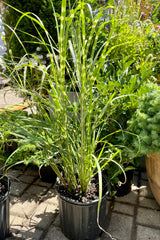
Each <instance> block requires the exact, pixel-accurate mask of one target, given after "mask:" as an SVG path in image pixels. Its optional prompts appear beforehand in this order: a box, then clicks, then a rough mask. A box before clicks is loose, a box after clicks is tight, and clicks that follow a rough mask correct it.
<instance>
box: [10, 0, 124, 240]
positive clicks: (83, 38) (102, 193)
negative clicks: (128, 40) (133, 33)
mask: <svg viewBox="0 0 160 240" xmlns="http://www.w3.org/2000/svg"><path fill="white" fill-rule="evenodd" d="M66 4H67V1H66V0H62V10H61V16H60V17H59V18H57V15H56V14H55V18H56V23H57V32H58V34H57V35H58V44H55V42H54V41H53V40H52V37H51V36H50V35H49V33H48V31H47V30H46V28H45V26H44V25H43V23H42V22H41V21H40V19H39V18H38V17H35V18H33V16H32V14H30V13H27V14H26V13H25V14H23V13H22V12H20V11H19V12H20V13H22V17H21V19H22V18H23V17H24V16H26V17H28V19H30V20H32V21H33V22H34V23H35V24H37V25H36V26H37V27H36V29H38V26H39V27H41V28H42V29H43V30H44V32H45V34H46V37H47V39H48V42H46V41H45V40H44V39H43V37H42V36H41V35H40V36H39V40H40V41H39V44H40V45H41V44H43V45H44V46H45V47H46V49H47V51H48V55H49V58H50V64H49V66H47V67H46V66H44V65H43V64H42V63H41V61H40V59H37V57H36V56H35V55H33V54H32V58H33V57H34V58H35V59H37V61H38V63H39V64H38V65H36V66H35V65H34V66H33V67H34V68H38V69H40V70H41V71H42V73H43V74H42V79H41V86H40V88H39V91H38V92H37V91H34V90H33V89H31V90H26V88H25V74H26V70H27V68H28V67H30V64H32V63H31V62H30V64H29V65H27V63H26V64H24V63H22V65H21V61H20V62H19V63H18V64H17V65H15V69H14V71H12V72H11V76H13V78H15V75H14V72H16V76H17V74H18V70H19V68H21V66H23V67H24V70H25V71H24V78H23V79H22V78H21V77H23V76H22V75H19V78H18V80H19V79H20V82H19V83H20V84H19V87H20V88H21V90H20V91H21V92H23V93H27V95H30V96H31V97H32V101H33V104H35V106H36V109H37V111H38V112H39V114H38V115H34V114H33V117H32V118H30V117H25V116H20V120H21V121H16V123H15V128H14V131H13V132H12V134H14V135H15V136H18V137H19V138H20V141H21V143H22V145H21V146H24V145H26V144H34V145H35V146H36V147H37V148H38V149H40V150H41V151H42V153H43V155H44V156H46V162H47V163H48V164H49V165H50V166H51V167H52V169H53V170H54V172H55V173H56V175H57V176H58V180H57V184H56V189H57V192H58V196H59V206H60V220H61V226H62V230H63V232H64V234H65V235H66V236H67V237H69V238H70V239H77V240H78V239H79V240H82V239H94V238H96V237H97V236H99V234H100V232H101V230H102V229H103V226H104V223H105V208H106V196H107V193H108V191H109V188H108V182H107V180H106V176H105V175H104V174H103V172H105V171H106V169H107V168H108V167H109V163H110V162H112V163H114V164H116V165H117V166H118V167H119V168H121V166H120V164H119V163H118V162H117V161H115V160H114V159H115V158H116V157H117V156H118V155H120V149H118V147H116V146H114V145H113V144H111V143H110V142H109V141H108V136H103V137H102V135H101V132H102V131H103V129H104V127H105V126H106V122H107V121H108V119H109V117H110V116H111V115H112V113H113V111H114V109H115V108H116V106H117V100H118V99H120V98H121V97H122V96H115V93H114V92H113V93H110V92H109V91H108V92H104V91H103V81H102V78H103V74H102V73H103V71H104V67H105V64H106V61H107V60H106V57H107V55H108V54H109V52H110V51H111V50H112V49H108V41H109V39H108V38H106V39H105V41H103V42H101V41H99V39H101V36H102V35H103V29H104V26H105V25H106V24H108V22H104V21H101V17H102V16H103V11H104V9H99V12H98V14H96V15H94V14H93V12H92V10H91V7H90V6H89V5H88V4H85V3H84V1H80V2H79V3H78V4H77V5H75V6H74V8H73V9H70V11H69V15H67V16H66ZM87 7H88V8H87ZM53 9H54V8H53ZM21 19H20V20H21ZM20 20H19V21H20ZM17 27H18V24H17ZM15 30H16V29H15ZM37 31H38V30H37ZM36 41H37V38H36ZM23 47H24V46H23ZM114 48H115V46H114ZM26 55H27V56H28V57H30V56H29V55H28V54H27V53H26ZM15 80H17V79H15ZM44 82H45V83H46V82H47V85H48V89H46V90H47V92H48V93H49V95H50V97H48V96H44V95H43V94H42V92H43V86H44ZM23 83H24V84H23ZM70 89H72V90H74V92H76V94H77V97H76V101H74V100H73V101H71V100H70V98H69V96H68V91H69V90H70ZM103 97H104V99H105V104H104V105H103V104H102V101H101V100H102V98H103ZM50 116H52V117H50ZM99 144H100V145H101V146H102V147H101V149H100V150H99V151H97V146H98V145H99ZM10 159H11V156H10V157H9V158H8V160H7V162H6V164H8V163H9V161H10ZM22 161H23V160H22ZM121 169H122V168H121ZM122 171H123V172H124V170H123V169H122ZM72 213H73V215H72ZM109 235H110V234H109Z"/></svg>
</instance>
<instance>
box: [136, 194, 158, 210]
mask: <svg viewBox="0 0 160 240" xmlns="http://www.w3.org/2000/svg"><path fill="white" fill-rule="evenodd" d="M139 206H142V207H147V208H152V209H155V210H160V206H159V205H158V204H157V202H156V200H155V199H150V198H145V197H140V198H139Z"/></svg>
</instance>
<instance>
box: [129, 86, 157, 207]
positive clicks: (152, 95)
mask: <svg viewBox="0 0 160 240" xmlns="http://www.w3.org/2000/svg"><path fill="white" fill-rule="evenodd" d="M142 92H143V94H142V95H141V96H140V97H139V107H138V109H137V110H136V112H135V114H134V115H133V117H132V118H131V120H129V121H128V124H129V127H128V129H129V130H131V131H133V132H135V133H136V134H137V135H138V136H139V139H140V151H139V153H140V154H141V155H145V156H146V158H145V159H146V169H147V175H148V180H149V183H150V187H151V190H152V192H153V195H154V197H155V199H156V201H157V202H158V203H159V204H160V179H159V176H160V155H159V154H160V142H159V135H160V127H159V120H160V110H159V103H160V87H159V86H158V85H156V84H151V83H150V84H147V85H146V86H145V87H144V86H143V91H142ZM133 143H134V146H135V148H139V143H137V142H136V141H134V142H133Z"/></svg>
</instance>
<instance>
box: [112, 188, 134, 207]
mask: <svg viewBox="0 0 160 240" xmlns="http://www.w3.org/2000/svg"><path fill="white" fill-rule="evenodd" d="M137 198H138V193H137V191H131V192H130V193H129V194H127V195H125V196H123V197H117V198H116V199H115V201H116V202H123V203H129V204H136V203H137Z"/></svg>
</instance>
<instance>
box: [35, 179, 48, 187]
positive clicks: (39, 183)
mask: <svg viewBox="0 0 160 240" xmlns="http://www.w3.org/2000/svg"><path fill="white" fill-rule="evenodd" d="M34 184H36V185H38V186H42V187H51V186H52V183H47V182H44V181H42V180H41V179H40V178H38V179H37V180H36V181H35V182H34Z"/></svg>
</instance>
